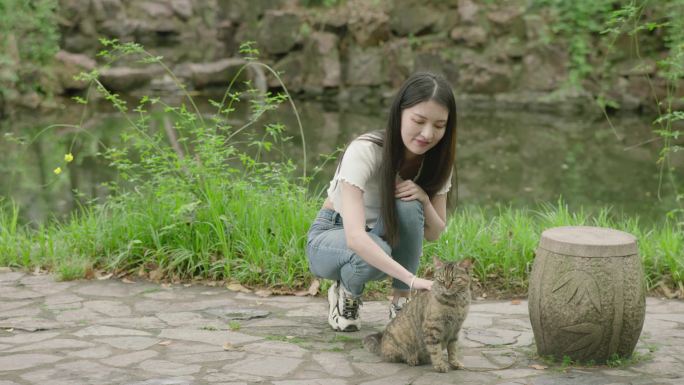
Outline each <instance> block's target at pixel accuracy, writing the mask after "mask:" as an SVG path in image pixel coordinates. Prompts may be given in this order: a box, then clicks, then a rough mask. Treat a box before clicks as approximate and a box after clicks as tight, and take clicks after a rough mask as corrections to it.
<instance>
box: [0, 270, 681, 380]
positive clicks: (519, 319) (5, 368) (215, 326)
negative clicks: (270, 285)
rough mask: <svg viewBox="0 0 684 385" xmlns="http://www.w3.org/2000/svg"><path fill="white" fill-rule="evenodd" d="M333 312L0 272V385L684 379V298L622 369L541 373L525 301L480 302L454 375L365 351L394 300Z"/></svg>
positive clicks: (659, 308)
mask: <svg viewBox="0 0 684 385" xmlns="http://www.w3.org/2000/svg"><path fill="white" fill-rule="evenodd" d="M326 309H327V303H326V301H325V299H324V298H321V297H320V296H319V297H315V298H312V297H295V296H281V297H277V296H275V297H266V298H262V297H260V296H257V295H254V294H251V293H241V292H233V291H229V290H227V289H225V288H215V287H208V286H198V285H192V286H188V285H171V286H164V285H158V284H153V283H149V282H135V283H133V282H130V281H120V280H114V279H110V280H92V281H72V282H56V281H55V280H54V278H53V277H52V276H50V275H31V274H27V273H24V272H17V271H11V270H9V269H7V268H0V385H15V384H42V385H61V384H64V385H66V384H68V385H78V384H138V385H153V384H160V385H162V384H163V385H175V384H179V385H180V384H276V385H296V384H301V385H316V384H326V385H327V384H331V385H345V384H368V385H370V384H415V385H419V384H500V385H504V384H506V385H513V384H537V385H546V384H561V385H570V384H596V385H599V384H600V385H608V384H610V385H618V384H635V385H636V384H641V385H647V384H648V385H656V384H684V374H683V373H684V302H681V301H673V300H660V299H656V298H648V300H647V308H646V312H647V315H646V322H645V324H644V330H643V332H642V335H641V339H640V341H639V344H638V345H637V351H638V352H639V355H640V356H642V357H646V356H647V355H648V354H649V352H650V351H651V350H653V353H651V354H650V355H651V357H650V358H646V359H644V360H642V361H640V362H638V363H636V364H631V365H629V366H626V367H621V368H609V367H592V368H578V367H570V368H567V367H563V366H561V365H558V364H556V365H552V366H551V367H545V366H547V364H545V363H544V362H542V361H539V360H537V359H535V355H534V351H535V349H534V338H533V335H532V330H531V326H530V322H529V318H528V313H527V303H526V302H525V301H520V302H519V303H518V302H517V301H515V302H513V301H474V302H473V305H472V306H471V310H470V313H469V315H468V318H467V319H466V322H465V325H464V328H463V331H462V337H461V339H460V345H461V347H462V349H461V356H462V359H461V361H462V362H463V363H464V364H465V367H466V369H467V370H458V371H451V372H449V373H446V374H442V373H436V372H434V371H433V370H432V368H431V366H429V365H425V366H419V367H409V366H407V365H405V364H393V363H385V362H381V360H380V359H378V357H376V356H374V355H372V354H370V353H368V352H367V351H365V350H364V349H363V348H362V347H361V339H362V338H363V336H365V335H366V334H368V333H370V332H372V331H376V330H381V328H382V327H383V326H384V324H385V323H386V322H387V302H382V301H372V302H371V301H369V302H366V303H365V304H364V305H363V307H362V309H361V314H362V319H363V321H364V324H363V329H362V330H361V331H360V332H355V333H337V332H334V331H332V330H331V329H329V328H328V326H327V323H326ZM500 368H504V369H500Z"/></svg>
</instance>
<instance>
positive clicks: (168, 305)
mask: <svg viewBox="0 0 684 385" xmlns="http://www.w3.org/2000/svg"><path fill="white" fill-rule="evenodd" d="M133 310H134V311H135V312H136V313H138V314H146V315H149V314H156V313H159V312H168V311H169V310H175V311H179V310H180V309H177V308H176V307H175V306H174V305H173V302H166V301H155V300H150V299H146V300H141V301H136V302H135V304H133Z"/></svg>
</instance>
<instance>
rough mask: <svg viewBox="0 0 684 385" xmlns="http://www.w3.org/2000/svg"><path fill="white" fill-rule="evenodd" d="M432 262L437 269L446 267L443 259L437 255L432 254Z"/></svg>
mask: <svg viewBox="0 0 684 385" xmlns="http://www.w3.org/2000/svg"><path fill="white" fill-rule="evenodd" d="M432 264H434V265H435V269H441V268H443V267H444V262H442V260H441V259H439V258H438V257H437V256H436V255H433V256H432Z"/></svg>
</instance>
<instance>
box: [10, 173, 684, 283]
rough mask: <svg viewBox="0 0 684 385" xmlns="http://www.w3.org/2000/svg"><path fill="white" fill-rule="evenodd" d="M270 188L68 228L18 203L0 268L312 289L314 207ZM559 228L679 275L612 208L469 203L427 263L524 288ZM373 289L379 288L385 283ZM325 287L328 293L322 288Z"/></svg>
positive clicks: (653, 243)
mask: <svg viewBox="0 0 684 385" xmlns="http://www.w3.org/2000/svg"><path fill="white" fill-rule="evenodd" d="M287 187H288V185H281V186H277V187H276V188H268V187H266V186H250V185H248V184H246V183H232V184H230V185H226V184H224V183H221V182H219V181H215V182H207V183H206V185H205V186H204V188H203V198H204V199H201V200H195V199H196V198H195V197H191V196H187V195H186V194H185V193H182V192H179V191H177V190H173V189H169V190H168V191H153V192H152V191H150V192H145V191H144V190H141V191H140V192H139V193H138V195H135V196H134V198H131V197H130V196H129V197H128V198H127V199H125V200H113V201H111V202H110V203H107V204H105V205H102V206H95V207H90V208H87V209H83V210H82V211H81V212H80V214H78V215H74V216H73V217H72V218H71V219H70V220H68V221H65V222H63V223H61V222H53V223H50V224H46V225H44V226H42V227H39V228H36V229H31V228H29V227H27V226H22V225H19V224H17V219H16V218H17V216H18V212H17V209H16V206H13V205H5V206H4V207H3V208H2V209H0V250H1V251H2V252H1V254H0V265H2V266H11V267H20V268H25V269H35V268H36V267H40V268H43V269H48V270H51V271H53V272H55V273H57V274H58V275H59V277H60V278H61V279H66V280H68V279H75V278H82V277H84V276H86V275H87V273H88V272H89V271H92V270H93V269H104V270H110V271H116V272H130V273H131V274H133V273H137V272H138V271H140V270H141V269H142V270H143V271H147V270H152V269H161V270H162V271H163V272H164V274H165V276H166V277H168V278H171V277H176V278H181V279H186V280H189V279H192V278H197V277H201V278H204V279H215V280H232V281H238V282H240V283H242V284H244V285H250V286H270V287H281V288H291V289H297V288H303V287H307V286H308V284H309V283H310V282H311V280H312V279H313V276H312V275H311V274H310V273H309V270H308V263H307V260H306V256H305V251H304V248H305V242H306V232H307V230H308V226H309V225H310V223H311V221H312V220H313V218H314V217H315V214H316V212H317V210H318V208H319V205H320V201H319V200H316V199H311V198H309V197H308V195H307V194H306V193H305V192H304V191H302V190H301V189H299V188H298V187H296V186H294V185H292V186H289V187H290V190H286V188H287ZM562 225H594V226H603V227H611V228H616V229H619V230H624V231H627V232H629V233H632V234H634V235H635V236H636V237H637V238H638V240H639V241H638V244H639V249H640V255H641V258H642V261H643V265H644V269H645V273H646V281H647V287H648V288H649V289H651V288H653V286H655V285H656V284H657V283H658V282H660V281H665V282H668V283H669V284H670V285H673V286H676V285H678V284H679V283H680V282H682V278H683V277H684V276H683V274H684V255H683V253H684V235H683V234H682V232H681V231H680V230H679V229H678V228H677V226H676V225H674V224H671V223H669V222H668V221H664V222H662V223H660V224H658V225H652V226H649V227H644V226H641V225H640V223H639V221H638V220H637V219H635V218H622V219H621V218H618V217H616V216H613V215H612V214H611V212H610V210H608V209H603V210H600V211H598V212H594V213H590V212H586V211H584V210H581V209H580V210H578V211H575V212H572V211H570V210H569V209H568V208H567V206H566V205H565V204H563V203H562V202H559V203H558V204H556V205H543V206H541V207H539V208H538V209H537V210H532V209H525V208H522V209H515V208H510V207H501V208H498V209H495V210H485V209H482V208H478V207H468V208H463V209H459V210H457V211H456V212H455V213H454V214H453V215H452V216H451V218H450V220H449V224H448V227H447V230H446V231H445V234H443V235H442V237H441V238H440V239H439V240H438V241H437V242H433V243H429V244H426V246H425V252H424V260H423V261H422V263H421V269H422V273H425V270H426V269H427V268H429V266H431V261H430V259H431V257H432V256H433V255H437V256H439V257H440V258H442V259H445V260H458V259H462V258H466V257H467V258H472V259H474V260H475V262H476V263H475V266H474V274H475V277H476V278H477V279H478V281H479V282H480V283H481V284H482V285H484V286H493V287H496V288H499V289H503V290H510V291H512V292H520V291H524V290H526V288H527V279H528V275H529V272H530V270H531V264H532V262H533V260H534V251H535V248H536V247H537V244H538V242H539V237H540V234H541V232H542V231H543V230H544V229H546V228H549V227H554V226H562ZM368 288H369V289H370V290H371V291H375V292H383V293H384V292H386V291H387V290H388V288H389V285H388V283H387V281H381V282H379V283H373V284H372V285H369V287H368ZM323 290H325V288H323Z"/></svg>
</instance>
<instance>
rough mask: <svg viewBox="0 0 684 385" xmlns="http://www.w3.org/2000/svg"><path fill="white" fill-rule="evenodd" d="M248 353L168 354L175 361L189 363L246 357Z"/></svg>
mask: <svg viewBox="0 0 684 385" xmlns="http://www.w3.org/2000/svg"><path fill="white" fill-rule="evenodd" d="M246 355H247V353H245V352H243V351H220V352H206V353H190V354H174V355H168V356H167V357H168V359H169V360H171V361H173V362H181V363H187V364H199V363H203V362H215V361H230V360H239V359H243V358H245V356H246Z"/></svg>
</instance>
